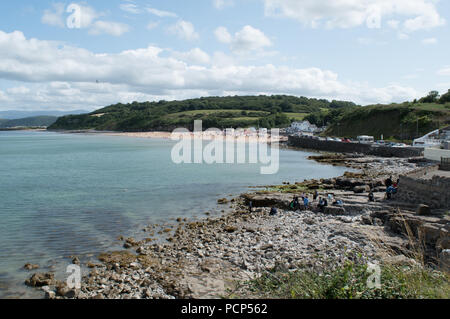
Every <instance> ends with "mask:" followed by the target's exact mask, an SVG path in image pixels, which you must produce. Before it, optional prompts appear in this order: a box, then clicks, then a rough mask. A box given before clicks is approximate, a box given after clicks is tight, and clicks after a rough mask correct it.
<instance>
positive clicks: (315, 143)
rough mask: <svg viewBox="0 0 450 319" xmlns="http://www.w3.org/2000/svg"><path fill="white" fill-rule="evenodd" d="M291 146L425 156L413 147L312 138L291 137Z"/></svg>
mask: <svg viewBox="0 0 450 319" xmlns="http://www.w3.org/2000/svg"><path fill="white" fill-rule="evenodd" d="M288 143H289V145H290V146H295V147H299V148H304V149H311V150H318V151H325V152H335V153H362V154H366V155H373V156H381V157H403V158H405V157H417V156H422V155H423V149H421V148H412V147H408V148H406V147H387V146H380V147H373V146H371V145H368V144H360V143H343V142H336V141H320V140H316V139H312V138H305V137H298V136H289V142H288Z"/></svg>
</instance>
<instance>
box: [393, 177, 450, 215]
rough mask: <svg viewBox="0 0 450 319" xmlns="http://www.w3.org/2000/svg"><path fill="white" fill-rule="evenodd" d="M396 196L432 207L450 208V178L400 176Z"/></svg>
mask: <svg viewBox="0 0 450 319" xmlns="http://www.w3.org/2000/svg"><path fill="white" fill-rule="evenodd" d="M396 198H398V199H401V200H403V201H405V202H408V203H415V204H425V205H428V206H430V207H431V208H450V178H446V177H439V176H434V177H433V178H432V179H428V180H426V179H418V178H414V177H411V176H400V184H399V189H398V193H397V195H396Z"/></svg>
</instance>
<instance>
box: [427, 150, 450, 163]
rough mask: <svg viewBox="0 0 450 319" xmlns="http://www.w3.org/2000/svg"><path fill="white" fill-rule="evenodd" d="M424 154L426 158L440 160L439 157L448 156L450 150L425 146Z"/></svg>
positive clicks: (449, 155) (449, 156)
mask: <svg viewBox="0 0 450 319" xmlns="http://www.w3.org/2000/svg"><path fill="white" fill-rule="evenodd" d="M424 156H425V158H426V159H428V160H430V161H435V162H440V161H441V158H450V150H441V149H437V148H426V149H425V153H424Z"/></svg>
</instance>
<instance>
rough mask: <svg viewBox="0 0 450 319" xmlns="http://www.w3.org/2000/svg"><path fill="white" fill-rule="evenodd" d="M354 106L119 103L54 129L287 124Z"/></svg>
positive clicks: (292, 100) (291, 101) (228, 100)
mask: <svg viewBox="0 0 450 319" xmlns="http://www.w3.org/2000/svg"><path fill="white" fill-rule="evenodd" d="M353 106H356V105H355V104H354V103H351V102H344V101H332V102H330V101H327V100H318V99H309V98H306V97H294V96H281V95H277V96H233V97H208V98H200V99H191V100H184V101H171V102H167V101H160V102H144V103H138V102H133V103H131V104H120V103H119V104H115V105H111V106H108V107H105V108H103V109H100V110H97V111H95V112H92V113H89V114H83V115H72V116H64V117H61V118H59V119H58V121H57V122H56V123H55V124H53V125H52V126H51V127H50V129H53V130H58V129H64V130H83V129H95V130H103V131H105V130H109V131H130V132H139V131H153V130H161V131H171V130H173V129H174V128H177V127H186V128H189V129H192V126H193V122H194V120H203V128H210V127H217V128H220V129H223V128H228V127H234V128H237V127H250V126H260V127H267V128H271V127H287V126H289V125H290V123H291V122H292V121H294V120H303V118H304V117H305V116H306V115H308V114H311V113H314V112H320V111H321V110H324V109H326V110H328V109H331V108H340V107H353Z"/></svg>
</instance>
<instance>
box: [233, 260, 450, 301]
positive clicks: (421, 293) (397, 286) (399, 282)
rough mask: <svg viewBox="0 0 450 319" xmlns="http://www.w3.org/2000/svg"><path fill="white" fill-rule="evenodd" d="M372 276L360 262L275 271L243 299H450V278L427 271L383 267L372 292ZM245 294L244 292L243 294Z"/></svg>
mask: <svg viewBox="0 0 450 319" xmlns="http://www.w3.org/2000/svg"><path fill="white" fill-rule="evenodd" d="M370 275H371V274H370V273H369V272H368V267H367V265H366V264H365V263H364V262H362V261H361V260H360V261H356V262H352V261H347V262H345V263H344V264H343V265H335V264H334V265H333V264H328V265H326V266H325V267H324V269H322V270H316V269H311V268H310V267H305V268H303V269H300V270H298V271H295V272H287V271H277V270H273V271H271V272H267V273H266V274H264V275H263V276H262V277H260V278H259V279H256V280H253V281H250V282H247V283H246V284H245V285H244V287H243V288H244V291H246V292H247V293H244V295H242V294H241V296H239V297H240V298H247V297H249V296H250V297H256V298H271V299H442V298H444V299H449V298H450V282H449V277H448V275H446V274H444V273H441V272H437V271H433V270H430V269H424V268H421V267H420V266H416V267H406V266H395V265H388V264H385V265H381V287H379V288H369V286H368V284H367V283H368V279H369V276H370ZM241 291H242V290H241Z"/></svg>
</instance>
